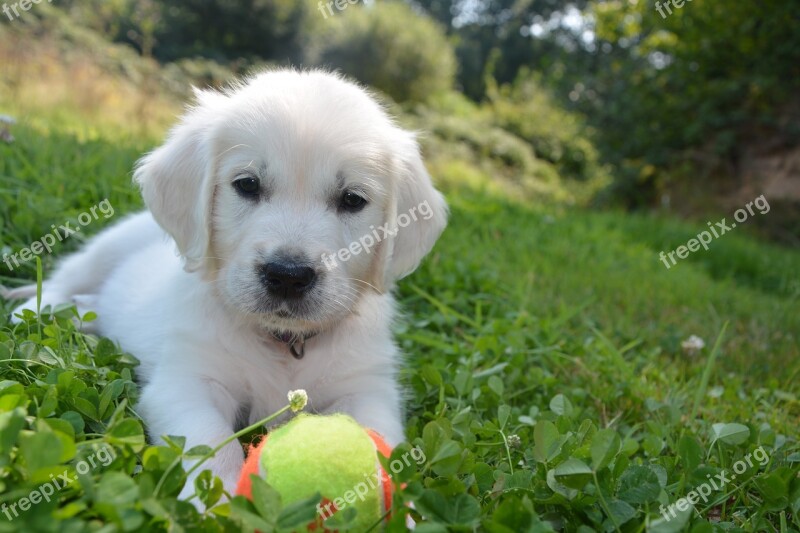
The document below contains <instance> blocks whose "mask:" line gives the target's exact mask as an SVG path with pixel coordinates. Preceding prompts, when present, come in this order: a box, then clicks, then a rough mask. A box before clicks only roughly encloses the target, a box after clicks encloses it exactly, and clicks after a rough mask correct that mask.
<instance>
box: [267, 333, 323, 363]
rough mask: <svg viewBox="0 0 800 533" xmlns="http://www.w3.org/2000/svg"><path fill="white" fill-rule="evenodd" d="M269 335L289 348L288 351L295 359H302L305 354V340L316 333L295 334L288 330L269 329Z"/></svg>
mask: <svg viewBox="0 0 800 533" xmlns="http://www.w3.org/2000/svg"><path fill="white" fill-rule="evenodd" d="M270 335H272V338H273V339H275V340H276V341H278V342H280V343H281V344H285V345H286V347H287V348H288V349H289V353H291V354H292V356H294V358H295V359H302V358H303V356H304V355H305V354H306V341H307V340H308V339H310V338H311V337H313V336H314V335H316V332H315V333H309V334H307V335H297V334H295V333H290V332H288V331H284V332H277V331H270Z"/></svg>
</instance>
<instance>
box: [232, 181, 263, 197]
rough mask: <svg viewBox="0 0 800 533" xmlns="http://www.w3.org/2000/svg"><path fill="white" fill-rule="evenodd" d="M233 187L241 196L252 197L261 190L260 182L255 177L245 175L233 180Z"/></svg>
mask: <svg viewBox="0 0 800 533" xmlns="http://www.w3.org/2000/svg"><path fill="white" fill-rule="evenodd" d="M233 188H234V189H236V192H238V193H239V194H241V195H242V196H245V197H247V198H253V197H255V196H258V193H259V191H260V190H261V183H260V182H259V181H258V180H257V179H256V178H253V177H250V176H247V177H244V178H239V179H237V180H236V181H234V182H233Z"/></svg>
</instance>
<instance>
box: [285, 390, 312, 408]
mask: <svg viewBox="0 0 800 533" xmlns="http://www.w3.org/2000/svg"><path fill="white" fill-rule="evenodd" d="M287 396H288V398H289V407H290V408H291V410H292V412H293V413H296V412H297V411H302V410H303V409H305V407H306V404H307V403H308V394H307V393H306V391H305V390H304V389H297V390H290V391H289V394H288V395H287Z"/></svg>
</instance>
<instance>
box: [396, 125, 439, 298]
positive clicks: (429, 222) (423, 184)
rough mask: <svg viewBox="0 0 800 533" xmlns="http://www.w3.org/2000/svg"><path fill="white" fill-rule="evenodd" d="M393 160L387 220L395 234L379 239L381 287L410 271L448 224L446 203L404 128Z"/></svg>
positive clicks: (411, 136)
mask: <svg viewBox="0 0 800 533" xmlns="http://www.w3.org/2000/svg"><path fill="white" fill-rule="evenodd" d="M403 133H404V138H403V140H402V142H401V143H400V150H399V151H398V152H397V153H398V159H397V161H396V171H395V172H396V179H395V182H394V186H393V189H394V190H393V197H394V201H393V202H391V204H392V205H391V206H390V208H389V209H388V214H387V222H389V226H390V228H392V229H394V228H396V229H397V234H396V235H395V236H394V237H393V238H391V239H390V240H389V241H388V242H385V243H382V244H383V245H384V249H383V250H381V253H382V254H384V259H383V265H382V267H383V268H382V270H383V272H384V279H383V284H382V285H383V287H387V286H391V284H392V283H393V282H394V281H396V280H398V279H400V278H402V277H404V276H407V275H408V274H411V273H412V272H413V271H414V270H415V269H416V268H417V266H418V265H419V263H420V261H422V258H423V257H425V255H426V254H427V253H428V252H430V251H431V248H433V245H434V243H435V242H436V239H438V238H439V235H441V233H442V231H443V230H444V227H445V226H446V225H447V203H446V202H445V200H444V197H443V196H442V194H441V193H440V192H439V191H437V190H436V189H435V188H434V187H433V183H432V182H431V177H430V175H429V174H428V171H427V170H426V169H425V164H424V163H423V162H422V157H421V155H420V152H419V146H418V145H417V142H416V140H415V139H414V137H413V135H412V134H410V133H408V132H403Z"/></svg>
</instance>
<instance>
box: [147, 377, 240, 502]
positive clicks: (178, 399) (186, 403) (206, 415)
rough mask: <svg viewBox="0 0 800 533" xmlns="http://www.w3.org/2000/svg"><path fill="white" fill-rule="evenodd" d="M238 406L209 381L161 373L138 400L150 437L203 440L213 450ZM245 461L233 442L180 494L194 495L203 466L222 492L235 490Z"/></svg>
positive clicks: (192, 442) (226, 433)
mask: <svg viewBox="0 0 800 533" xmlns="http://www.w3.org/2000/svg"><path fill="white" fill-rule="evenodd" d="M183 372H184V373H185V370H184V371H183ZM237 407H238V403H237V402H236V400H235V399H234V398H233V396H232V395H231V394H230V392H228V391H227V390H226V389H225V388H224V387H223V386H222V385H221V384H220V383H219V382H217V381H215V380H213V379H210V378H205V377H201V376H189V377H187V376H181V375H175V373H173V372H170V373H167V372H159V371H156V374H155V376H154V379H153V380H152V381H151V382H150V383H148V384H147V385H146V386H145V387H144V389H143V391H142V400H141V402H140V404H139V410H140V414H141V415H142V418H144V420H145V423H146V424H147V426H148V433H149V434H150V436H151V437H152V438H154V439H157V440H160V439H161V437H162V436H163V435H175V436H184V437H186V449H187V450H188V449H190V448H192V447H193V446H198V445H201V444H204V445H207V446H211V447H212V448H213V447H215V446H217V445H218V444H220V443H221V442H222V441H224V440H225V439H226V438H228V437H229V436H230V435H232V434H233V432H234V430H233V427H234V423H235V417H236V412H237ZM243 463H244V452H243V451H242V447H241V445H240V444H239V442H238V441H236V440H234V441H233V442H231V443H229V444H227V445H226V446H225V447H223V448H222V449H221V450H220V451H218V452H217V453H216V455H215V456H214V457H212V458H211V459H209V460H208V461H206V462H205V463H203V465H202V466H201V467H199V469H198V470H197V471H195V472H193V473H192V475H191V476H190V477H189V479H188V480H187V481H186V486H185V487H184V488H183V490H182V491H181V494H180V497H181V498H187V497H189V496H191V495H192V494H193V493H194V491H195V489H194V480H195V478H196V477H197V475H198V474H200V472H201V471H202V470H205V469H209V470H211V471H212V472H213V473H214V474H215V475H217V476H219V478H220V479H221V480H222V483H223V485H224V487H225V490H226V491H228V492H229V493H231V494H233V493H234V491H235V490H236V483H237V481H238V479H239V473H240V471H241V469H242V464H243ZM192 464H194V461H187V463H186V464H184V467H185V468H186V469H187V470H188V469H189V468H191V465H192ZM194 503H195V504H197V502H196V501H195V502H194Z"/></svg>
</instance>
